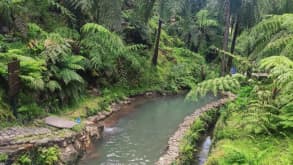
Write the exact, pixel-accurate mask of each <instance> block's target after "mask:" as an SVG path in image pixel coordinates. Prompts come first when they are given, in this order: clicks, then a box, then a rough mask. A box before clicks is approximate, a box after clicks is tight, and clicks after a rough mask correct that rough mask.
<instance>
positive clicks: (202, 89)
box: [187, 75, 243, 100]
mask: <svg viewBox="0 0 293 165" xmlns="http://www.w3.org/2000/svg"><path fill="white" fill-rule="evenodd" d="M239 76H240V77H241V78H242V77H243V76H242V75H239ZM238 78H239V77H238V76H226V77H220V78H215V79H211V80H206V81H204V82H201V83H199V84H197V85H196V86H195V87H193V88H192V90H191V91H190V92H189V93H188V96H187V97H188V98H190V99H193V100H197V99H198V97H200V96H205V95H206V94H207V93H209V92H212V93H213V94H214V95H217V94H218V93H219V92H225V91H235V90H237V89H239V88H240V83H239V80H238Z"/></svg>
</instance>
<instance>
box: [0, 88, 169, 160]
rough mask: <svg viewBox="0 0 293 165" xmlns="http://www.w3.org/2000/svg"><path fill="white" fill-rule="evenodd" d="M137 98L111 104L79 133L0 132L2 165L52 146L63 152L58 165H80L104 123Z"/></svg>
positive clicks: (33, 129)
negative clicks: (4, 160) (5, 156)
mask: <svg viewBox="0 0 293 165" xmlns="http://www.w3.org/2000/svg"><path fill="white" fill-rule="evenodd" d="M157 95H166V94H160V93H156V92H147V93H144V94H141V95H138V96H147V97H154V96H157ZM135 97H136V96H134V97H133V98H127V99H125V100H123V101H119V102H116V103H112V104H111V106H110V110H109V111H104V112H99V113H98V114H97V115H96V116H92V117H89V118H87V120H86V121H84V122H83V123H84V124H85V127H84V128H83V129H82V130H81V131H79V132H75V131H73V130H70V129H57V128H53V127H49V126H43V127H13V128H8V129H5V130H1V131H0V155H1V154H5V155H7V156H8V160H7V161H6V162H0V165H1V164H5V165H10V164H12V163H13V162H14V161H15V160H17V159H18V158H19V157H20V156H21V155H23V154H25V153H27V152H30V151H34V150H36V149H38V148H40V147H51V146H58V147H59V148H60V155H59V157H60V162H59V163H58V164H59V165H63V164H69V165H73V164H77V163H78V161H79V159H80V158H82V157H83V156H84V153H85V152H86V151H87V150H88V149H89V148H90V147H91V146H92V145H93V144H94V142H95V141H97V140H99V139H100V138H101V137H102V133H103V128H104V126H103V120H105V119H106V118H107V117H109V116H111V115H112V114H113V113H115V112H117V111H119V110H121V106H122V105H124V104H130V103H131V102H132V101H134V100H135Z"/></svg>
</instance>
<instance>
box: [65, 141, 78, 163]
mask: <svg viewBox="0 0 293 165" xmlns="http://www.w3.org/2000/svg"><path fill="white" fill-rule="evenodd" d="M78 156H79V153H78V152H77V150H76V149H75V148H74V146H73V145H72V144H71V145H68V146H67V147H66V148H62V149H61V153H60V158H61V160H62V162H63V163H65V164H74V163H75V162H76V161H77V159H78Z"/></svg>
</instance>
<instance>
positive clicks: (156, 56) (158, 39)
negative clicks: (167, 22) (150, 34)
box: [152, 19, 163, 66]
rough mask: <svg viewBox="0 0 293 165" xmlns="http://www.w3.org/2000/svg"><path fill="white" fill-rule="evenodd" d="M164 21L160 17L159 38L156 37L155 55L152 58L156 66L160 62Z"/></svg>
mask: <svg viewBox="0 0 293 165" xmlns="http://www.w3.org/2000/svg"><path fill="white" fill-rule="evenodd" d="M162 23H163V21H162V20H161V19H160V20H159V25H158V31H157V39H156V45H155V51H154V56H153V59H152V62H153V65H154V66H156V65H157V64H158V56H159V45H160V37H161V29H162Z"/></svg>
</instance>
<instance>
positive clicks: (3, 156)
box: [0, 154, 8, 162]
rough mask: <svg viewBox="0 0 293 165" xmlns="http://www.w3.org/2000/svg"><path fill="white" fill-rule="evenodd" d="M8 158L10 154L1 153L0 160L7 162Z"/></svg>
mask: <svg viewBox="0 0 293 165" xmlns="http://www.w3.org/2000/svg"><path fill="white" fill-rule="evenodd" d="M7 159H8V155H6V154H0V162H5V161H6V160H7Z"/></svg>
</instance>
